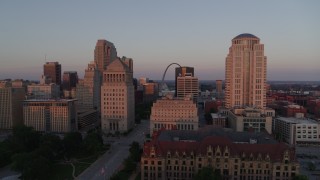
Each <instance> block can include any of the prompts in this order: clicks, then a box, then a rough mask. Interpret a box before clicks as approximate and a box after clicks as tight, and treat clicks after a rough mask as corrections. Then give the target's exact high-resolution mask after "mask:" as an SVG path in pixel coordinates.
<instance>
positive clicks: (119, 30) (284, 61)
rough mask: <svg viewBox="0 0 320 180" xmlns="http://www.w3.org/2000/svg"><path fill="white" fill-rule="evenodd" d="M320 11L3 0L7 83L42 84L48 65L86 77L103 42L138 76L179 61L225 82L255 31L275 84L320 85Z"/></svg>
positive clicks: (299, 5)
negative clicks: (234, 46)
mask: <svg viewBox="0 0 320 180" xmlns="http://www.w3.org/2000/svg"><path fill="white" fill-rule="evenodd" d="M319 9H320V1H319V0H308V1H301V0H283V1H278V0H269V1H256V0H241V1H238V0H228V1H213V0H210V1H209V0H203V1H195V0H183V1H182V0H175V1H173V0H162V1H150V0H109V1H101V0H96V1H95V0H93V1H87V0H68V1H64V0H55V1H48V0H37V1H36V0H28V1H25V0H3V1H0V79H5V78H12V79H16V78H19V79H29V80H39V79H40V76H41V74H43V64H44V63H45V62H46V61H58V62H60V64H61V65H62V71H77V72H78V75H79V77H80V78H82V77H83V75H84V69H85V68H86V67H87V64H88V63H89V62H90V61H92V60H93V53H94V47H95V44H96V41H97V40H98V39H106V40H108V41H111V42H113V43H114V45H115V46H116V48H117V52H118V56H126V57H130V58H133V60H134V76H135V77H136V78H139V77H148V78H150V79H154V80H159V79H161V78H162V75H163V73H164V71H165V69H166V67H167V66H168V65H169V64H170V63H173V62H175V63H179V64H180V65H182V66H191V67H194V68H195V75H196V76H197V77H198V78H199V79H200V80H216V79H224V75H225V73H224V72H225V58H226V56H227V54H228V51H229V50H228V49H229V47H230V46H231V40H232V38H234V37H235V36H237V35H239V34H242V33H251V34H254V35H256V36H257V37H259V38H260V42H261V43H262V44H264V46H265V55H266V56H267V64H268V65H267V80H272V81H274V80H279V81H283V80H295V81H320V45H319V42H320V20H319V19H320V10H319ZM174 68H175V67H174V66H172V67H170V69H169V70H168V72H167V75H166V78H165V79H166V80H170V79H173V77H174Z"/></svg>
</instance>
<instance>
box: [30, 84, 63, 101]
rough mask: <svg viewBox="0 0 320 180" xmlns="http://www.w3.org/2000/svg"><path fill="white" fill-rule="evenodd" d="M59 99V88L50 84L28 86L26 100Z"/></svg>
mask: <svg viewBox="0 0 320 180" xmlns="http://www.w3.org/2000/svg"><path fill="white" fill-rule="evenodd" d="M59 97H60V86H59V85H57V84H54V83H51V84H32V85H28V99H55V98H59Z"/></svg>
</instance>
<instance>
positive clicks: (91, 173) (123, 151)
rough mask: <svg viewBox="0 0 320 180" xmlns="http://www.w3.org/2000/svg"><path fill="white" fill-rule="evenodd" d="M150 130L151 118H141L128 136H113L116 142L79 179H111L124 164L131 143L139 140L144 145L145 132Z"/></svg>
mask: <svg viewBox="0 0 320 180" xmlns="http://www.w3.org/2000/svg"><path fill="white" fill-rule="evenodd" d="M148 132H149V120H141V124H138V125H137V126H136V127H135V128H134V129H133V130H132V132H130V133H129V134H128V135H127V136H126V137H120V138H112V139H113V140H114V142H113V143H112V144H111V146H110V149H109V150H108V151H107V152H106V153H105V154H104V155H102V156H101V157H100V158H99V159H98V160H97V161H95V162H94V163H93V164H91V166H90V167H88V168H87V169H86V170H85V171H83V172H82V173H81V174H80V175H79V176H78V177H77V179H79V180H87V179H90V180H104V179H109V178H110V177H111V176H112V175H113V174H114V173H115V172H116V171H118V170H119V169H120V167H121V165H122V162H123V161H124V159H126V158H127V157H128V156H129V148H130V144H131V143H132V142H133V141H136V142H139V144H140V145H141V146H142V145H143V143H144V139H145V134H147V133H148ZM107 141H109V139H107Z"/></svg>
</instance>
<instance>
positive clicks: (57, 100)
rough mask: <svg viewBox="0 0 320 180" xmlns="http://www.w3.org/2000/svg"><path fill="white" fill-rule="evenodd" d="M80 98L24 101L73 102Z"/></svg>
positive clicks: (31, 100)
mask: <svg viewBox="0 0 320 180" xmlns="http://www.w3.org/2000/svg"><path fill="white" fill-rule="evenodd" d="M77 100H78V99H27V100H24V101H23V102H72V101H77Z"/></svg>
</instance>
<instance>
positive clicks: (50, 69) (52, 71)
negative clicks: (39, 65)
mask: <svg viewBox="0 0 320 180" xmlns="http://www.w3.org/2000/svg"><path fill="white" fill-rule="evenodd" d="M43 75H44V76H47V77H48V78H50V79H51V83H56V84H57V85H61V64H59V62H46V64H44V65H43Z"/></svg>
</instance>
